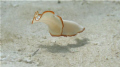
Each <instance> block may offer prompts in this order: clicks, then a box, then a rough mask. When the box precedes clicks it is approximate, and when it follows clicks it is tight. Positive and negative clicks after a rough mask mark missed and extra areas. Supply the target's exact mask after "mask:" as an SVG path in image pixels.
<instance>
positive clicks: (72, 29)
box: [32, 11, 85, 36]
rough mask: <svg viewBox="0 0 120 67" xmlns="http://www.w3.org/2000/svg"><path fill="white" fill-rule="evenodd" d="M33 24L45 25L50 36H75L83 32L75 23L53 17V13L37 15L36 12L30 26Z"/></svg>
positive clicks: (82, 28) (56, 16) (47, 12)
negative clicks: (40, 23)
mask: <svg viewBox="0 0 120 67" xmlns="http://www.w3.org/2000/svg"><path fill="white" fill-rule="evenodd" d="M35 22H43V23H45V24H47V25H48V28H49V33H50V34H51V36H75V35H76V34H77V33H81V32H83V31H84V30H85V28H84V27H82V26H80V25H79V24H77V23H76V22H73V21H68V20H62V18H61V17H60V16H58V15H54V12H53V11H45V12H43V13H42V14H39V13H38V11H37V12H35V15H34V18H33V20H32V24H33V23H35Z"/></svg>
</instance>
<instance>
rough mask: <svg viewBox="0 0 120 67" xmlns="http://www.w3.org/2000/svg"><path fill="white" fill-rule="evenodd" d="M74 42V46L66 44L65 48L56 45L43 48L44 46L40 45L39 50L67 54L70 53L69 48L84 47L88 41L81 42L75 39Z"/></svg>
mask: <svg viewBox="0 0 120 67" xmlns="http://www.w3.org/2000/svg"><path fill="white" fill-rule="evenodd" d="M75 40H76V42H77V43H76V44H68V45H67V46H60V45H58V44H54V45H53V46H44V45H40V47H41V48H47V51H49V52H51V53H67V52H71V51H70V48H78V47H81V46H84V45H86V44H88V41H89V39H87V38H84V39H82V40H80V39H75Z"/></svg>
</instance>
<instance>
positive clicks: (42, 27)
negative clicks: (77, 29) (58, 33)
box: [0, 1, 120, 67]
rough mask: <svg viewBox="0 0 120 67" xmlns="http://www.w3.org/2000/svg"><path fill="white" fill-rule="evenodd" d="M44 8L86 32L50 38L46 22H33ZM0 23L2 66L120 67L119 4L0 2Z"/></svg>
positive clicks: (91, 2) (103, 2)
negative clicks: (83, 28) (34, 17)
mask: <svg viewBox="0 0 120 67" xmlns="http://www.w3.org/2000/svg"><path fill="white" fill-rule="evenodd" d="M46 10H52V11H54V12H55V14H56V15H59V16H61V17H62V19H65V20H72V21H75V22H77V23H78V24H80V25H82V26H84V27H85V28H86V29H85V31H84V32H83V33H79V34H77V35H76V36H73V37H52V36H51V35H50V34H49V31H48V27H47V25H46V24H44V23H41V22H40V23H35V24H31V21H32V19H33V16H34V13H35V11H39V13H42V12H43V11H46ZM0 19H1V23H0V24H1V26H0V28H1V37H0V38H1V39H0V40H1V44H0V47H1V48H0V51H1V52H0V57H1V58H0V62H1V63H0V65H1V67H120V2H112V1H89V2H82V1H70V2H65V1H63V2H61V3H59V4H58V3H57V1H50V2H42V1H36V2H34V1H19V2H17V1H12V2H9V1H2V2H1V17H0ZM36 50H38V51H37V52H36V53H35V54H34V52H35V51H36ZM33 54H34V55H33Z"/></svg>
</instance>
